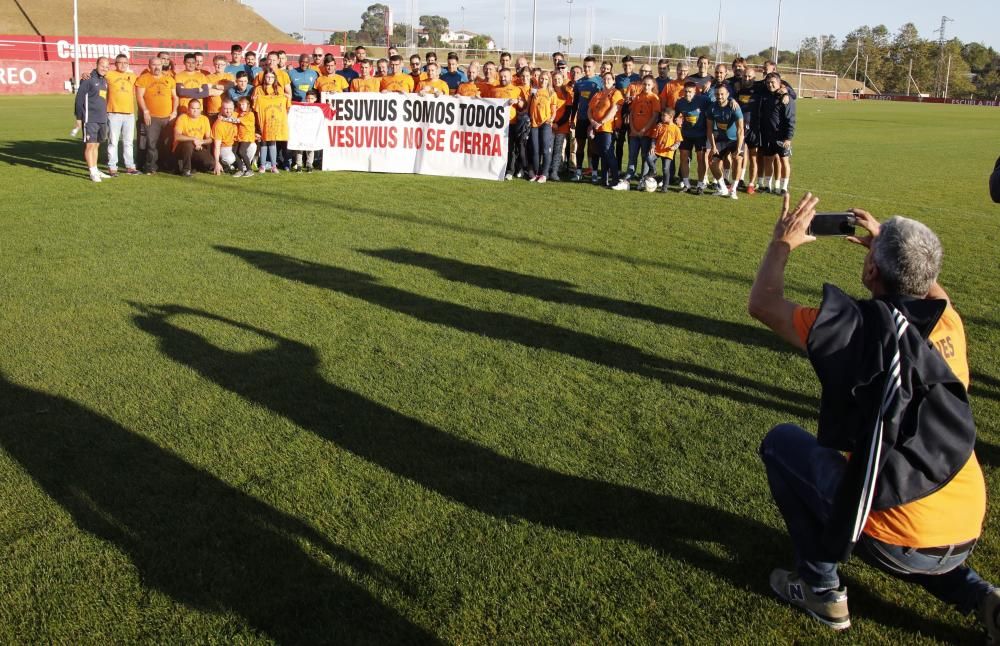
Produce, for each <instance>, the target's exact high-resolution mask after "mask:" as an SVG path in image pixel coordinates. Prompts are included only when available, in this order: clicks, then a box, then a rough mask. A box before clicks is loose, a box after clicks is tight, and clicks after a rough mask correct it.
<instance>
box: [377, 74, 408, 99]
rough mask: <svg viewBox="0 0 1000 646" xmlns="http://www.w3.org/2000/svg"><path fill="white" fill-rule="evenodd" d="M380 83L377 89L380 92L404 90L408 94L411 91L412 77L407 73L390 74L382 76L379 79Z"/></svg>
mask: <svg viewBox="0 0 1000 646" xmlns="http://www.w3.org/2000/svg"><path fill="white" fill-rule="evenodd" d="M380 81H381V84H380V86H379V90H380V91H382V92H385V91H389V92H405V93H407V94H409V93H410V92H413V77H412V76H410V75H409V74H403V73H402V72H400V73H399V74H391V75H389V76H383V77H382V78H381V79H380Z"/></svg>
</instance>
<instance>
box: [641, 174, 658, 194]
mask: <svg viewBox="0 0 1000 646" xmlns="http://www.w3.org/2000/svg"><path fill="white" fill-rule="evenodd" d="M642 190H644V191H646V192H647V193H653V192H655V191H656V178H655V177H652V176H650V177H647V178H646V179H644V180H642Z"/></svg>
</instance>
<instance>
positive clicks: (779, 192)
mask: <svg viewBox="0 0 1000 646" xmlns="http://www.w3.org/2000/svg"><path fill="white" fill-rule="evenodd" d="M771 192H772V193H774V194H775V195H778V196H781V195H784V194H785V193H787V192H788V191H786V190H785V189H783V188H776V189H774V190H773V191H771Z"/></svg>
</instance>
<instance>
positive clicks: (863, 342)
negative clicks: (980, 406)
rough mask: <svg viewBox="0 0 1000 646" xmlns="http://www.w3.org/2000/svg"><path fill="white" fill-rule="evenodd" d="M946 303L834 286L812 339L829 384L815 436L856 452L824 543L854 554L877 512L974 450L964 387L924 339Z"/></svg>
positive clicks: (935, 483) (944, 477) (911, 495)
mask: <svg viewBox="0 0 1000 646" xmlns="http://www.w3.org/2000/svg"><path fill="white" fill-rule="evenodd" d="M946 306H947V303H946V302H945V301H943V300H927V299H912V298H899V297H894V298H887V299H874V300H864V301H858V300H854V299H852V298H850V297H849V296H847V295H846V294H845V293H844V292H842V291H841V290H839V289H837V288H836V287H834V286H832V285H825V286H824V288H823V305H822V306H821V308H820V312H819V315H818V317H817V318H816V322H815V323H814V324H813V327H812V330H811V331H810V333H809V339H808V342H807V351H808V354H809V360H810V361H811V362H812V365H813V368H814V369H815V371H816V375H817V376H818V377H819V380H820V383H821V384H822V387H823V392H822V398H821V403H820V413H819V431H818V433H817V439H818V441H819V443H820V445H821V446H825V447H828V448H832V449H837V450H840V451H848V452H850V453H851V454H852V455H851V459H850V460H849V461H848V465H847V470H846V471H845V474H844V479H843V480H842V481H841V483H840V486H839V488H838V491H837V495H836V498H835V500H834V505H833V512H832V515H831V518H830V520H829V521H828V524H827V527H826V532H825V538H824V543H825V545H824V547H825V548H826V549H827V550H829V553H831V554H833V555H836V557H837V558H839V559H841V560H846V559H847V558H849V557H850V554H851V552H852V551H853V549H854V544H855V543H856V542H857V541H858V539H859V538H860V536H861V532H862V530H863V529H864V526H865V522H866V521H867V519H868V514H869V512H870V511H871V510H872V509H876V510H881V509H889V508H891V507H896V506H899V505H902V504H905V503H908V502H912V501H914V500H918V499H920V498H923V497H924V496H927V495H930V494H931V493H933V492H935V491H937V490H938V489H940V488H941V487H942V486H944V485H945V484H947V483H948V482H949V481H950V480H951V479H952V478H953V477H954V476H955V474H956V473H958V471H959V470H960V469H961V468H962V467H963V466H964V465H965V463H966V462H967V461H968V459H969V457H970V456H971V455H972V450H973V446H974V444H975V440H976V428H975V425H974V423H973V421H972V411H971V409H970V407H969V399H968V394H967V393H966V390H965V386H964V385H963V384H962V382H961V381H959V380H958V378H957V377H956V376H955V374H954V373H953V372H952V370H951V368H949V367H948V364H947V363H946V362H945V360H944V358H943V357H942V356H941V354H940V353H939V352H938V351H937V350H935V349H934V347H933V346H932V345H931V343H930V342H929V341H928V340H927V337H928V335H929V334H930V333H931V330H933V329H934V326H935V325H937V322H938V319H939V318H940V317H941V314H942V313H943V312H944V309H945V307H946Z"/></svg>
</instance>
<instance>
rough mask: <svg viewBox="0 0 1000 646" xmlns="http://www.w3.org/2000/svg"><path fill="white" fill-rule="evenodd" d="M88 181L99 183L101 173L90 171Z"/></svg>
mask: <svg viewBox="0 0 1000 646" xmlns="http://www.w3.org/2000/svg"><path fill="white" fill-rule="evenodd" d="M90 181H92V182H97V183H100V182H101V174H100V173H91V174H90Z"/></svg>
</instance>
